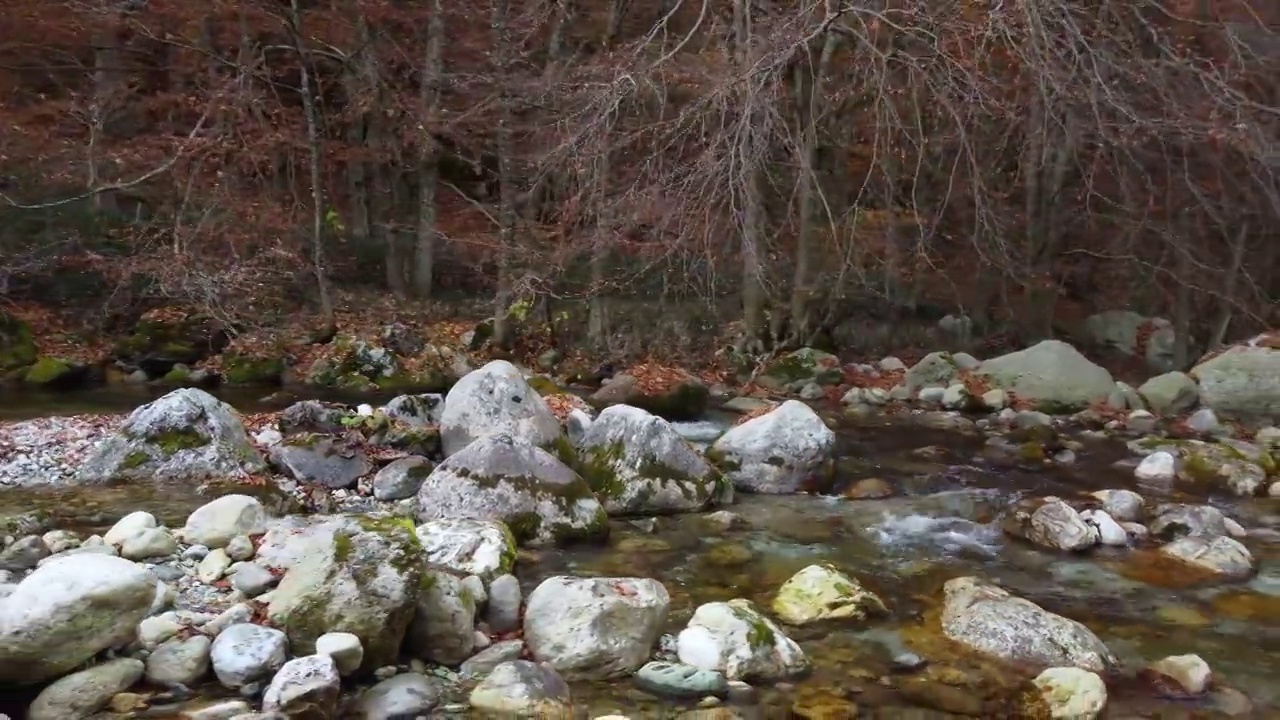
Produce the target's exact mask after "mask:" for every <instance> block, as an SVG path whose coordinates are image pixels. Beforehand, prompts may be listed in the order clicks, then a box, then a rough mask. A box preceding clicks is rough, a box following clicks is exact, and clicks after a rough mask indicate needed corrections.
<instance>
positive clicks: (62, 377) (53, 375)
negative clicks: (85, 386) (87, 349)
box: [22, 356, 89, 389]
mask: <svg viewBox="0 0 1280 720" xmlns="http://www.w3.org/2000/svg"><path fill="white" fill-rule="evenodd" d="M88 372H89V368H88V367H86V366H84V365H80V364H77V363H72V362H69V361H67V360H63V359H61V358H55V357H48V356H44V357H41V358H39V359H38V360H36V361H35V363H34V364H33V365H31V367H29V368H27V370H26V372H25V373H24V374H23V376H22V381H23V382H25V383H26V384H28V385H34V386H36V387H41V388H50V389H53V388H57V389H67V388H72V387H75V386H77V385H79V384H81V383H82V382H83V381H84V380H85V377H86V376H87V375H88Z"/></svg>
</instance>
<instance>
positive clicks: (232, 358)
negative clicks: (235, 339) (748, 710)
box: [222, 354, 284, 385]
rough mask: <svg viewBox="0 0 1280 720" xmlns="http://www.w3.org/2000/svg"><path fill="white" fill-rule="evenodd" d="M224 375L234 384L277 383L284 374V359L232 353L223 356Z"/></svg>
mask: <svg viewBox="0 0 1280 720" xmlns="http://www.w3.org/2000/svg"><path fill="white" fill-rule="evenodd" d="M222 376H223V378H225V379H226V381H227V382H229V383H231V384H233V385H277V384H279V383H280V380H281V378H282V377H283V376H284V360H283V359H281V358H274V357H254V356H250V355H239V354H232V355H226V356H224V357H223V358H222Z"/></svg>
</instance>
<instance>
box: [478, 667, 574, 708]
mask: <svg viewBox="0 0 1280 720" xmlns="http://www.w3.org/2000/svg"><path fill="white" fill-rule="evenodd" d="M470 703H471V707H472V708H474V709H476V710H479V711H481V712H491V713H504V714H514V715H519V716H521V717H570V712H571V710H570V708H571V707H572V699H571V696H570V693H569V686H568V685H567V684H565V681H564V679H563V678H561V677H560V675H559V674H558V673H557V672H556V671H555V669H554V668H552V667H551V666H550V665H547V664H545V663H532V662H529V661H527V660H512V661H509V662H504V663H502V664H501V665H498V666H497V667H495V668H494V669H493V672H491V673H489V675H488V677H486V678H485V679H484V680H482V681H481V682H480V684H479V685H477V686H476V688H475V690H472V691H471V697H470Z"/></svg>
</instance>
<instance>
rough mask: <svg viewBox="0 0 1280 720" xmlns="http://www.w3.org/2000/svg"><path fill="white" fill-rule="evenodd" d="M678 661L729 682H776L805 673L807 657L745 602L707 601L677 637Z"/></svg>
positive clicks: (793, 642) (748, 602)
mask: <svg viewBox="0 0 1280 720" xmlns="http://www.w3.org/2000/svg"><path fill="white" fill-rule="evenodd" d="M676 652H677V654H678V655H679V657H680V662H682V663H685V664H686V665H692V666H694V667H697V668H702V669H703V670H715V671H717V672H721V673H724V676H725V677H726V678H728V679H730V680H745V681H747V682H753V681H761V682H769V681H777V680H783V679H785V678H789V677H796V676H799V675H802V674H804V673H806V672H808V671H809V668H810V663H809V658H808V657H806V656H805V654H804V651H803V650H801V649H800V646H799V645H798V644H796V642H795V641H794V640H792V639H791V638H789V637H787V636H786V635H784V634H783V632H782V630H781V629H780V628H779V627H778V626H777V625H776V624H774V622H773V621H772V620H770V619H769V618H767V617H765V616H764V614H763V613H761V612H760V611H759V610H757V609H756V607H755V605H753V604H752V603H751V602H750V601H748V600H743V599H740V598H739V599H735V600H730V601H728V602H711V603H706V604H705V605H701V606H699V607H698V609H697V610H695V611H694V613H693V617H692V618H691V619H690V620H689V625H688V626H687V627H685V629H684V630H681V631H680V635H679V636H677V638H676Z"/></svg>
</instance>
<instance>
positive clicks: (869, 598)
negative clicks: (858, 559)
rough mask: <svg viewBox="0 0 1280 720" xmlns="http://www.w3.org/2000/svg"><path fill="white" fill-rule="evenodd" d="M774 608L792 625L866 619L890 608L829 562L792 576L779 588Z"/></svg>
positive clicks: (881, 613) (779, 615) (810, 567)
mask: <svg viewBox="0 0 1280 720" xmlns="http://www.w3.org/2000/svg"><path fill="white" fill-rule="evenodd" d="M773 611H774V613H776V614H777V615H778V617H779V618H781V619H782V621H783V622H785V623H790V624H791V625H805V624H807V623H811V622H817V621H819V620H834V619H854V620H863V619H866V618H867V617H868V616H871V615H883V614H885V613H886V612H888V610H887V609H886V608H885V605H884V602H883V601H882V600H880V598H879V596H877V595H876V594H875V593H873V592H871V591H869V590H866V589H865V588H863V587H862V586H861V585H860V584H858V581H857V580H854V579H853V578H851V577H849V576H848V575H845V574H844V573H842V572H840V571H839V570H836V569H835V568H833V567H831V566H830V565H810V566H808V567H806V568H804V569H803V570H801V571H800V572H798V573H796V574H795V575H793V576H791V579H789V580H787V581H786V582H785V583H783V584H782V587H781V588H778V595H777V597H775V598H774V600H773Z"/></svg>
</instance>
